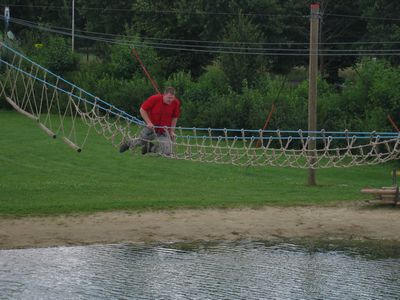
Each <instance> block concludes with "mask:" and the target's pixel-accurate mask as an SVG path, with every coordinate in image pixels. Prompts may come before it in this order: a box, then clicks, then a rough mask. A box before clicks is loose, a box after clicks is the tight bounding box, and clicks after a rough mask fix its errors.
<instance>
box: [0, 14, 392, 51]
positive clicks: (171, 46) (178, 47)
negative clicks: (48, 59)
mask: <svg viewBox="0 0 400 300" xmlns="http://www.w3.org/2000/svg"><path fill="white" fill-rule="evenodd" d="M0 19H4V17H3V16H0ZM10 22H11V23H15V24H19V25H22V26H26V27H30V28H33V29H37V30H42V31H47V32H52V33H57V34H62V35H66V36H72V33H71V32H70V31H71V29H69V28H63V27H53V28H52V27H46V26H43V25H40V24H38V23H35V22H32V21H27V20H22V19H15V18H11V19H10ZM56 28H58V29H56ZM97 34H98V35H100V34H101V33H97ZM74 36H75V37H77V38H82V39H88V40H92V41H97V42H105V43H112V44H119V45H126V46H132V44H134V46H135V47H137V48H154V49H163V50H173V51H186V52H188V51H189V52H204V53H221V54H240V55H268V56H297V55H300V56H308V55H309V49H308V48H298V49H293V48H264V47H258V48H256V47H232V46H230V47H228V46H215V45H196V44H193V43H192V44H176V43H163V42H148V41H137V40H129V39H127V38H126V37H124V38H122V39H120V40H116V39H112V38H106V37H100V36H93V35H83V34H79V33H77V34H74ZM121 37H123V36H121ZM237 44H239V45H240V44H241V43H240V42H238V43H237ZM304 45H305V44H304ZM318 53H319V54H321V55H324V56H365V55H368V56H383V55H400V49H323V50H320V51H319V52H318Z"/></svg>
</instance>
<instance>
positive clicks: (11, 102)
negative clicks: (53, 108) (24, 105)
mask: <svg viewBox="0 0 400 300" xmlns="http://www.w3.org/2000/svg"><path fill="white" fill-rule="evenodd" d="M6 100H7V102H8V103H10V104H11V106H12V107H13V108H14V109H15V110H16V111H17V112H19V113H20V114H23V115H24V116H25V117H28V118H29V119H32V120H34V121H36V122H37V121H38V120H39V119H38V117H36V116H34V115H33V114H31V113H28V112H27V111H25V110H23V109H21V108H20V107H19V106H18V105H17V103H15V102H14V101H12V100H11V98H10V97H6Z"/></svg>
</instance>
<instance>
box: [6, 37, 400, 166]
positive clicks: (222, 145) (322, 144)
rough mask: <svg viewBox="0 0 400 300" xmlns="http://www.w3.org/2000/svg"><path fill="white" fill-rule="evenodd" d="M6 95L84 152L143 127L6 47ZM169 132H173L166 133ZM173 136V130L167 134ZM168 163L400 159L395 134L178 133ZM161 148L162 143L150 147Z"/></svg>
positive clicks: (134, 135)
mask: <svg viewBox="0 0 400 300" xmlns="http://www.w3.org/2000/svg"><path fill="white" fill-rule="evenodd" d="M0 46H1V48H0V51H1V53H0V54H1V57H0V68H1V69H0V71H1V73H0V76H1V77H0V78H1V81H0V97H1V98H3V99H5V100H6V101H7V102H8V103H9V104H10V105H11V106H12V107H13V108H14V109H15V110H17V111H18V112H20V113H21V114H23V115H25V116H26V117H28V118H30V119H32V120H34V121H35V122H37V124H38V126H39V128H41V129H42V130H43V131H44V132H45V133H46V134H47V135H49V136H50V137H52V138H56V137H60V138H61V139H62V140H63V141H64V142H65V143H66V144H67V145H68V146H70V147H71V148H73V149H74V150H76V151H78V152H80V151H81V150H82V149H83V148H84V146H85V143H86V141H87V139H88V137H89V136H90V131H91V130H94V131H95V132H97V133H98V134H100V135H102V136H104V137H105V138H106V139H107V140H109V141H111V142H112V144H113V145H114V146H116V147H118V146H119V145H120V144H121V143H123V142H124V141H127V140H133V139H137V138H139V136H140V135H139V134H140V131H141V129H142V128H143V126H144V125H145V124H144V122H143V121H142V120H140V119H138V118H136V117H134V116H131V115H130V114H128V113H126V112H124V111H122V110H120V109H118V108H117V107H115V106H114V105H112V104H110V103H108V102H106V101H104V100H102V99H100V98H98V97H96V96H94V95H92V94H90V93H89V92H87V91H85V90H83V89H81V88H79V87H77V86H76V85H74V84H72V83H70V82H68V81H67V80H65V79H63V78H61V77H59V76H57V75H56V74H54V73H52V72H51V71H49V70H47V69H45V68H43V67H42V66H40V65H38V64H36V63H35V62H33V61H32V60H30V59H29V58H27V57H25V56H24V55H22V54H21V53H19V52H17V51H15V50H14V49H12V48H10V47H9V46H7V45H6V44H0ZM165 129H167V128H165ZM166 132H167V130H166ZM176 134H177V136H176V139H175V140H173V141H172V147H173V151H172V153H171V154H169V155H163V154H159V155H163V156H167V157H169V158H175V159H184V160H192V161H199V162H209V163H220V164H233V165H239V166H277V167H293V168H314V169H316V168H331V167H352V166H360V165H373V164H379V163H384V162H387V161H390V160H395V159H398V158H399V155H400V151H399V150H400V149H399V148H400V147H399V141H400V135H399V133H397V132H349V131H343V132H332V131H325V130H320V131H315V132H310V131H302V130H297V131H283V130H245V129H227V128H195V127H193V128H184V127H177V128H176ZM151 142H155V143H157V141H151Z"/></svg>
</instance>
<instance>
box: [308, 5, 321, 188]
mask: <svg viewBox="0 0 400 300" xmlns="http://www.w3.org/2000/svg"><path fill="white" fill-rule="evenodd" d="M318 27H319V4H311V19H310V58H309V86H308V131H310V132H309V134H308V136H309V137H310V138H311V140H310V141H309V144H308V153H309V158H308V159H309V161H310V164H311V165H313V164H314V163H315V162H316V159H317V157H316V140H315V137H316V134H315V131H316V130H317V74H318V36H319V34H318V30H319V28H318ZM308 185H317V181H316V171H315V169H313V168H309V169H308Z"/></svg>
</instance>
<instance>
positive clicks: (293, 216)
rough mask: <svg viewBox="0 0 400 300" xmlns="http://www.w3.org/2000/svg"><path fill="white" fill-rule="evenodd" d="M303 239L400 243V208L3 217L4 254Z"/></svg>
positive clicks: (0, 236) (0, 232) (0, 229)
mask: <svg viewBox="0 0 400 300" xmlns="http://www.w3.org/2000/svg"><path fill="white" fill-rule="evenodd" d="M298 238H316V239H321V238H322V239H362V240H370V239H373V240H382V239H386V240H393V241H400V209H399V208H398V207H397V208H391V207H386V208H373V207H371V206H368V205H359V204H351V205H349V204H346V205H339V206H333V207H319V206H306V207H263V208H257V209H250V208H243V209H193V210H189V209H180V210H173V211H148V212H102V213H95V214H91V215H68V216H56V217H23V218H8V217H6V218H0V249H15V248H37V247H53V246H67V245H88V244H112V243H169V242H193V241H235V240H282V239H298Z"/></svg>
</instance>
